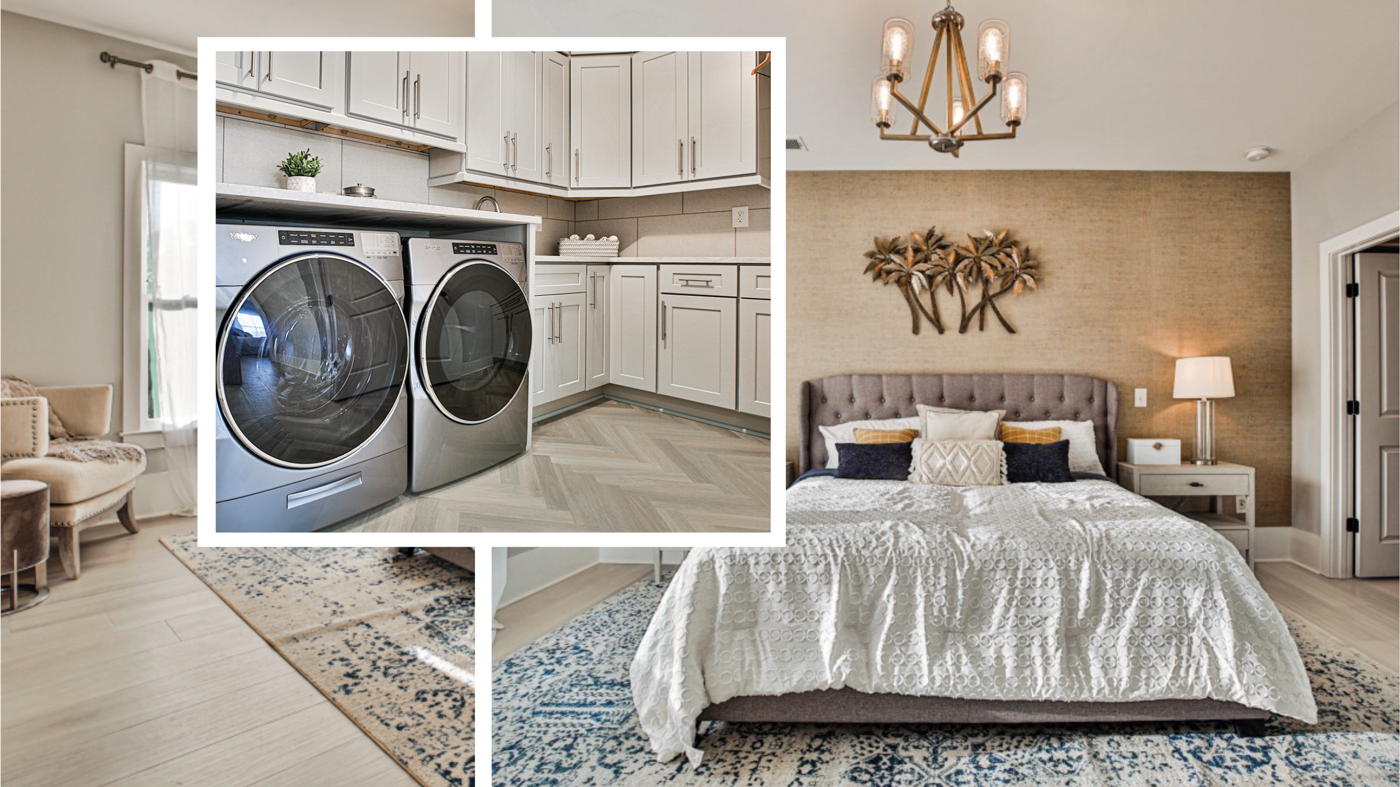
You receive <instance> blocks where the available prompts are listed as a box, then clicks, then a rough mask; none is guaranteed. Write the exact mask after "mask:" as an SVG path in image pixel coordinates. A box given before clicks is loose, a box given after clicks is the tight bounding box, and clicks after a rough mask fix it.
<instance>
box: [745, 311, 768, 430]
mask: <svg viewBox="0 0 1400 787" xmlns="http://www.w3.org/2000/svg"><path fill="white" fill-rule="evenodd" d="M772 317H773V302H772V301H767V300H754V299H752V298H744V299H742V300H740V301H739V412H741V413H751V414H753V415H761V416H763V417H764V418H768V417H769V414H770V412H771V411H772V407H773V405H772V402H773V388H772V378H771V374H770V372H771V369H772V366H771V365H770V363H771V361H772V352H773V341H772V332H771V330H770V329H771V328H772Z"/></svg>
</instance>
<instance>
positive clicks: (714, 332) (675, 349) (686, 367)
mask: <svg viewBox="0 0 1400 787" xmlns="http://www.w3.org/2000/svg"><path fill="white" fill-rule="evenodd" d="M738 323H739V320H738V299H737V298H709V297H705V296H703V295H663V296H661V346H660V348H659V349H658V350H657V359H656V392H657V393H660V394H666V395H667V396H674V397H677V398H679V399H689V400H690V401H692V402H701V403H703V404H712V405H714V406H716V407H724V408H728V409H730V410H733V409H734V404H735V399H734V392H735V370H736V368H737V367H736V355H737V350H738V342H739V339H738V335H737V334H738V327H739V324H738Z"/></svg>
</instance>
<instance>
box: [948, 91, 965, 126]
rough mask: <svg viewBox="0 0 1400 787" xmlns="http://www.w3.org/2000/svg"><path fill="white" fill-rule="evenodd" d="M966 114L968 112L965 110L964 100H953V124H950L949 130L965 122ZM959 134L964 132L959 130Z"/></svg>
mask: <svg viewBox="0 0 1400 787" xmlns="http://www.w3.org/2000/svg"><path fill="white" fill-rule="evenodd" d="M966 112H967V110H966V109H964V108H963V100H962V99H961V98H955V99H953V117H952V122H951V123H949V124H948V128H956V127H957V125H958V124H959V123H961V122H962V121H963V116H964V114H965V113H966ZM958 133H959V134H961V133H962V130H961V129H959V131H958Z"/></svg>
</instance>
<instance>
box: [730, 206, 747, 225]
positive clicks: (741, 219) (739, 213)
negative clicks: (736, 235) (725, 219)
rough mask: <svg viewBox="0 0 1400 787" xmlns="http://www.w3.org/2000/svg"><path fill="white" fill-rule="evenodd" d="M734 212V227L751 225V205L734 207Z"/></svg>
mask: <svg viewBox="0 0 1400 787" xmlns="http://www.w3.org/2000/svg"><path fill="white" fill-rule="evenodd" d="M733 213H734V227H735V228H736V229H737V228H739V227H747V226H749V206H748V205H745V206H743V207H741V208H734V210H733Z"/></svg>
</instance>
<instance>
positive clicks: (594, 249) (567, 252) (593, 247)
mask: <svg viewBox="0 0 1400 787" xmlns="http://www.w3.org/2000/svg"><path fill="white" fill-rule="evenodd" d="M617 247H618V241H615V240H570V239H569V238H560V239H559V256H561V257H616V256H617Z"/></svg>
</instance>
